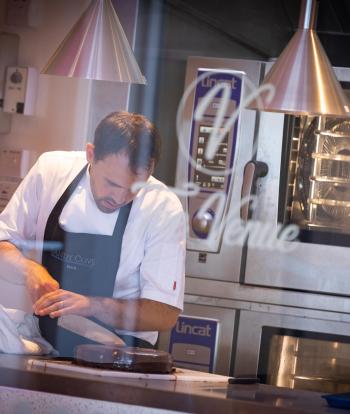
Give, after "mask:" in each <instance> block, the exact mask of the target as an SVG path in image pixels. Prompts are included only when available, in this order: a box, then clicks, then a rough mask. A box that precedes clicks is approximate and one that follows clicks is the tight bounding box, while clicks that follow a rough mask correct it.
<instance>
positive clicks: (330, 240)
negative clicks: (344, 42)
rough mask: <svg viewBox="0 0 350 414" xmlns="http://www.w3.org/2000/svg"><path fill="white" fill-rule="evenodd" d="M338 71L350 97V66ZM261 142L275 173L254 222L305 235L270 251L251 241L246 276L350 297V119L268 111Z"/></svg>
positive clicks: (260, 154) (264, 183)
mask: <svg viewBox="0 0 350 414" xmlns="http://www.w3.org/2000/svg"><path fill="white" fill-rule="evenodd" d="M335 72H336V75H337V77H338V80H339V81H340V82H341V84H342V86H343V89H344V90H345V92H346V93H347V95H348V96H349V98H350V70H349V69H346V68H335ZM257 142H258V143H257V147H256V149H257V151H256V157H257V159H258V160H261V161H264V162H265V163H266V164H267V165H268V168H269V172H268V174H267V175H266V177H265V178H264V179H263V180H261V185H260V188H259V191H258V194H257V202H256V207H255V209H254V211H253V212H252V217H253V220H257V221H258V222H265V223H270V224H271V225H275V226H276V225H277V223H282V224H283V225H288V224H291V223H293V224H295V225H297V226H298V228H299V235H298V238H297V239H296V240H294V241H282V242H281V245H280V247H281V249H277V250H271V251H269V253H268V254H266V251H264V249H261V248H256V247H255V246H252V245H251V244H250V242H249V239H248V243H247V249H246V252H245V253H246V256H245V258H244V264H245V268H244V271H242V275H243V276H242V281H243V282H244V283H249V284H254V285H262V286H269V287H280V288H289V289H297V290H305V291H313V292H324V293H328V294H337V295H350V273H349V267H350V255H349V247H350V119H337V118H329V117H306V116H302V117H296V116H290V115H281V114H273V113H264V112H261V114H260V122H259V133H258V138H257Z"/></svg>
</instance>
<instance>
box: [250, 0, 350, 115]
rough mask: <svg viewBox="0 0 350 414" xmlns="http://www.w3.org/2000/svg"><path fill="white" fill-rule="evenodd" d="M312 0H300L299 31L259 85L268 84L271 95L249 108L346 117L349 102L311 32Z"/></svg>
mask: <svg viewBox="0 0 350 414" xmlns="http://www.w3.org/2000/svg"><path fill="white" fill-rule="evenodd" d="M315 9H316V0H302V7H301V14H300V20H299V29H298V30H297V32H296V33H295V34H294V36H293V38H292V39H291V40H290V42H289V43H288V45H287V46H286V48H285V49H284V51H283V52H282V54H281V55H280V57H279V58H278V60H277V61H276V62H275V64H274V65H273V67H272V69H271V70H270V71H269V72H268V74H267V75H266V77H265V79H264V81H263V84H272V85H273V86H274V87H275V95H274V97H273V98H272V100H271V101H270V102H267V101H266V96H265V99H263V102H262V105H261V106H260V107H259V106H258V105H257V102H254V105H251V106H250V107H251V108H255V109H260V110H263V111H274V112H284V113H292V114H304V115H306V114H313V115H322V114H330V115H332V116H346V115H348V114H349V110H350V109H349V101H348V99H347V98H346V96H345V95H344V93H343V91H342V88H341V86H340V84H339V82H338V81H337V79H336V76H335V74H334V72H333V69H332V67H331V64H330V62H329V60H328V58H327V55H326V53H325V51H324V49H323V47H322V45H321V43H320V41H319V38H318V36H317V34H316V31H315V30H314V20H315Z"/></svg>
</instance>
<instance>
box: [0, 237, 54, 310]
mask: <svg viewBox="0 0 350 414" xmlns="http://www.w3.org/2000/svg"><path fill="white" fill-rule="evenodd" d="M0 269H1V270H0V274H1V276H0V277H2V278H3V279H5V280H7V281H9V282H11V283H14V284H26V286H27V290H28V292H29V295H30V297H31V299H32V301H33V303H34V302H35V301H36V300H38V299H39V298H40V297H41V296H42V295H44V294H45V293H47V292H51V291H53V290H56V289H58V288H59V285H58V283H57V281H56V280H55V279H53V278H52V276H51V275H50V274H49V273H48V272H47V270H46V269H45V268H44V267H43V266H42V265H41V264H39V263H36V262H34V261H33V260H30V259H27V258H26V257H25V256H24V255H23V254H22V253H21V251H20V250H18V249H17V247H16V246H14V245H13V244H12V243H10V242H5V241H4V242H0Z"/></svg>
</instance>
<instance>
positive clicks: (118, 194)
mask: <svg viewBox="0 0 350 414" xmlns="http://www.w3.org/2000/svg"><path fill="white" fill-rule="evenodd" d="M128 193H129V191H128V190H127V189H122V188H118V189H117V190H116V191H115V193H114V194H113V199H114V200H115V202H116V203H117V204H123V203H125V201H126V200H127V197H128Z"/></svg>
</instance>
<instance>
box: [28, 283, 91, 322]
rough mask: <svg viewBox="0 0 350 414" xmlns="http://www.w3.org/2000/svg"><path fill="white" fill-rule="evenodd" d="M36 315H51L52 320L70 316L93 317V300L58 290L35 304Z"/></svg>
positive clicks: (45, 295)
mask: <svg viewBox="0 0 350 414" xmlns="http://www.w3.org/2000/svg"><path fill="white" fill-rule="evenodd" d="M34 313H35V314H36V315H38V316H46V315H49V316H50V317H51V318H58V317H59V316H61V315H69V314H74V315H81V316H91V299H90V298H89V297H88V296H83V295H79V294H78V293H74V292H70V291H68V290H63V289H58V290H55V291H54V292H49V293H46V294H44V295H43V296H42V297H41V298H40V299H39V300H37V301H36V302H35V304H34Z"/></svg>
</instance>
